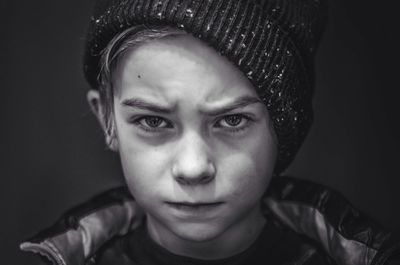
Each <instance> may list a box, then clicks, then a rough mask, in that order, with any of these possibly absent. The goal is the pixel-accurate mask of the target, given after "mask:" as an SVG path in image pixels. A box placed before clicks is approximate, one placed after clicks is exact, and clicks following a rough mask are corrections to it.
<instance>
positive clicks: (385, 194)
mask: <svg viewBox="0 0 400 265" xmlns="http://www.w3.org/2000/svg"><path fill="white" fill-rule="evenodd" d="M396 2H397V1H390V0H380V1H372V0H336V1H331V9H330V14H331V15H330V24H329V27H328V30H327V31H326V34H325V38H324V40H323V42H322V45H321V48H320V50H319V54H318V58H317V62H318V63H317V90H316V94H315V101H314V106H315V112H316V115H315V123H314V126H313V128H312V130H311V132H310V134H309V136H308V138H307V140H306V142H305V144H304V146H303V148H302V149H301V152H300V153H299V155H298V157H297V159H296V161H295V163H294V164H293V165H292V166H291V168H290V170H289V172H290V174H291V175H295V176H298V177H301V178H307V179H312V180H315V181H317V182H319V183H323V184H326V185H329V186H331V187H333V188H335V189H337V190H339V191H341V192H342V193H343V194H345V196H346V197H347V198H348V199H350V200H351V201H352V202H353V204H354V205H355V206H357V207H358V208H360V209H361V210H363V211H364V212H366V213H368V214H369V215H371V216H373V217H374V218H375V219H376V220H378V221H379V222H381V223H382V224H384V225H385V226H386V227H388V228H390V229H392V230H393V231H395V232H397V233H398V232H399V230H400V225H399V223H400V213H399V212H400V211H399V210H400V207H399V203H400V191H399V185H400V179H399V174H398V167H399V157H400V156H399V154H398V152H399V147H400V145H399V143H400V141H399V136H400V134H399V126H398V123H399V121H400V119H399V111H398V106H399V104H400V103H399V97H398V92H397V90H398V89H399V84H398V79H399V76H400V74H399V73H398V70H399V67H398V63H399V51H398V49H399V41H398V34H399V32H400V30H399V29H398V24H399V23H398V18H399V15H398V14H397V10H398V9H397V8H396V6H395V3H396ZM0 10H1V11H2V12H1V16H0V25H1V42H0V45H1V46H0V81H1V83H0V85H1V104H0V115H1V116H0V118H1V125H2V126H1V128H2V129H1V130H0V136H1V137H0V141H1V142H0V147H1V160H0V161H1V164H0V165H1V178H2V181H1V186H0V187H1V189H0V196H1V202H0V210H1V218H0V225H1V226H0V256H1V261H2V264H11V265H12V264H25V262H26V257H24V256H22V255H21V254H20V253H19V252H18V243H19V242H20V241H21V240H23V239H24V238H26V237H28V236H31V235H32V234H34V233H35V232H36V231H37V230H38V229H40V228H43V227H46V226H48V225H50V224H51V223H52V222H53V221H54V220H55V219H56V218H57V217H58V216H59V215H60V214H61V213H62V212H63V211H65V209H67V208H69V207H71V205H74V204H77V203H78V202H81V201H83V200H85V199H87V198H89V197H91V196H92V195H93V194H95V193H97V192H99V191H102V190H105V189H107V188H109V187H112V186H116V185H118V184H119V183H121V182H122V177H121V174H120V170H119V164H118V160H117V158H116V157H115V156H114V155H113V154H111V153H110V152H108V151H106V150H105V148H104V145H103V139H102V134H101V132H100V130H99V128H98V127H97V124H96V121H95V119H94V118H93V117H92V115H91V114H90V113H89V109H88V107H87V105H86V101H85V93H86V90H87V88H88V86H87V84H86V83H85V81H84V79H83V77H82V74H81V54H82V46H83V43H84V36H85V28H86V22H87V20H88V17H89V14H90V2H89V1H82V0H68V1H61V0H41V1H28V0H20V1H12V0H6V1H1V2H0Z"/></svg>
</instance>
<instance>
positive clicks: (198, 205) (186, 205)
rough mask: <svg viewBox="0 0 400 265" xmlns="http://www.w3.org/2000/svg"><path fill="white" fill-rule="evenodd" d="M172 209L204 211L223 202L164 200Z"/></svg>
mask: <svg viewBox="0 0 400 265" xmlns="http://www.w3.org/2000/svg"><path fill="white" fill-rule="evenodd" d="M166 204H167V205H168V206H170V207H171V208H173V209H176V210H179V211H184V212H204V211H209V210H213V209H215V208H218V206H221V205H222V204H223V202H166Z"/></svg>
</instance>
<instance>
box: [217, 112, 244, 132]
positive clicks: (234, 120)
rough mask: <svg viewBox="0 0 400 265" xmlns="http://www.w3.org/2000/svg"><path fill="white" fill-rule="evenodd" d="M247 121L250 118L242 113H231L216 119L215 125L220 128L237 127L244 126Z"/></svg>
mask: <svg viewBox="0 0 400 265" xmlns="http://www.w3.org/2000/svg"><path fill="white" fill-rule="evenodd" d="M249 121H250V118H249V117H247V116H245V115H243V114H231V115H226V116H224V117H223V118H221V119H220V120H218V121H217V124H216V125H217V127H222V128H228V129H239V128H243V127H245V126H246V125H247V123H248V122H249Z"/></svg>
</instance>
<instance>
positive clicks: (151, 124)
mask: <svg viewBox="0 0 400 265" xmlns="http://www.w3.org/2000/svg"><path fill="white" fill-rule="evenodd" d="M134 124H136V125H137V126H139V127H140V128H141V129H144V130H146V131H156V130H159V129H164V128H172V124H171V123H170V122H169V121H167V120H166V119H164V118H162V117H158V116H143V117H140V118H137V119H135V120H134Z"/></svg>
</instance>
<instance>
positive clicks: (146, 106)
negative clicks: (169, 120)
mask: <svg viewBox="0 0 400 265" xmlns="http://www.w3.org/2000/svg"><path fill="white" fill-rule="evenodd" d="M122 105H124V106H126V107H131V108H135V109H141V110H149V111H152V112H158V113H164V114H168V113H171V112H172V111H173V109H171V108H168V107H162V106H159V105H157V104H154V103H150V102H147V101H145V100H143V99H139V98H130V99H125V100H123V101H122Z"/></svg>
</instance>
